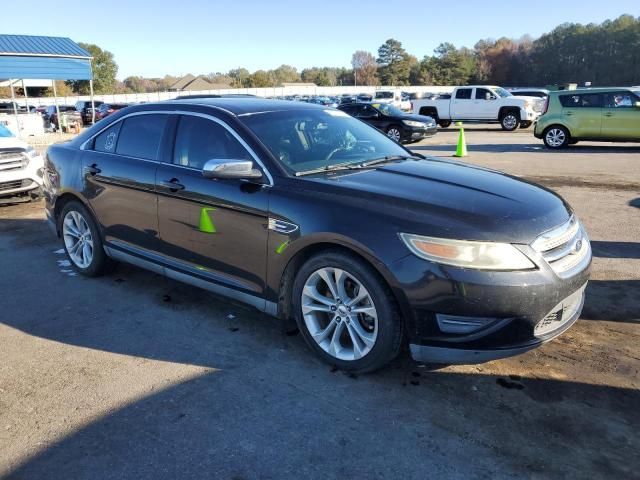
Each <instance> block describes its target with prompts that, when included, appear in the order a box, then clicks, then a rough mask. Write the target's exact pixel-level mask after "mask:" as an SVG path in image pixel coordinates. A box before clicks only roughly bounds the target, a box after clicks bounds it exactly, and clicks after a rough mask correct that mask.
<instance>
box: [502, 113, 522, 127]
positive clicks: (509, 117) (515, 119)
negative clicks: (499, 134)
mask: <svg viewBox="0 0 640 480" xmlns="http://www.w3.org/2000/svg"><path fill="white" fill-rule="evenodd" d="M518 125H520V115H519V114H518V113H517V112H515V111H513V110H510V111H507V112H505V113H504V114H503V115H502V117H501V118H500V126H501V127H502V129H503V130H505V131H507V132H513V131H514V130H515V129H516V128H518Z"/></svg>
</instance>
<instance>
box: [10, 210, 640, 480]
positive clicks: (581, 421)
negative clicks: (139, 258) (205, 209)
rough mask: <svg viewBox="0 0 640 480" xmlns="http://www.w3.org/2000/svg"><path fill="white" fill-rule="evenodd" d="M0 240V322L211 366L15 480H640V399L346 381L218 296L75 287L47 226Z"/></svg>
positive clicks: (522, 381) (161, 286)
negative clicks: (427, 478)
mask: <svg viewBox="0 0 640 480" xmlns="http://www.w3.org/2000/svg"><path fill="white" fill-rule="evenodd" d="M0 232H1V233H2V235H0V255H1V256H2V257H3V258H4V259H7V261H6V263H5V265H4V267H3V268H4V270H5V273H6V272H10V274H5V275H1V276H0V289H1V290H2V291H11V292H12V295H10V296H6V297H5V298H4V299H3V309H2V311H3V315H2V316H1V317H0V323H3V324H5V325H7V326H9V327H11V328H13V329H16V330H19V331H21V332H23V333H25V334H28V335H32V336H35V337H40V338H43V339H47V340H51V341H55V342H58V343H61V344H65V345H71V346H78V347H81V348H82V349H91V350H96V351H103V352H109V353H117V354H123V355H126V356H128V357H135V358H139V359H141V360H142V361H144V360H160V361H164V362H172V363H176V364H184V365H193V366H201V367H204V369H203V371H202V372H201V373H199V374H198V375H196V376H194V377H193V378H189V379H187V380H182V381H179V382H174V383H166V384H162V385H159V386H158V388H156V389H154V390H153V391H152V392H150V393H147V394H145V395H142V396H139V397H135V398H129V399H128V400H127V401H126V403H125V404H124V405H122V406H121V407H119V408H117V409H115V410H108V411H105V413H104V414H103V415H102V416H99V417H97V418H92V419H91V420H89V421H88V422H87V423H86V424H85V425H83V426H81V427H79V428H78V429H75V430H74V429H72V430H70V431H69V433H68V434H67V435H66V436H64V437H63V438H60V439H58V440H56V441H54V442H52V443H50V444H47V445H46V446H43V447H41V448H40V449H39V450H38V451H37V452H36V453H34V454H33V455H31V456H29V457H28V458H25V459H24V460H23V461H22V462H21V463H20V464H19V465H17V466H15V467H14V468H13V469H12V471H11V472H7V477H6V478H10V479H16V480H17V479H32V478H73V479H85V478H86V479H92V480H93V479H102V478H118V479H127V478H132V479H134V478H135V479H145V478H149V479H154V480H155V479H176V478H198V479H199V478H221V479H227V478H229V479H231V478H236V479H248V478H274V479H276V478H300V477H309V478H318V477H322V478H353V477H357V476H359V477H364V478H391V477H393V478H420V477H423V476H424V475H425V472H438V473H439V476H442V477H461V478H501V477H514V476H516V477H522V476H525V477H529V476H534V477H535V476H543V477H548V476H551V477H554V476H555V477H560V476H566V477H578V476H581V475H583V474H584V472H589V474H590V476H592V477H606V476H610V477H616V478H628V477H630V476H633V475H635V473H636V472H637V471H638V470H639V469H640V459H639V458H638V457H637V455H636V453H637V451H638V448H640V439H639V437H638V436H637V430H638V427H639V426H640V425H639V424H638V417H637V408H636V407H637V405H638V404H639V403H640V392H638V391H637V390H633V389H628V388H620V387H615V386H610V385H606V384H591V383H581V382H576V381H572V380H571V379H570V378H567V379H564V380H561V379H552V378H544V379H543V378H535V377H533V376H532V377H520V376H518V375H511V376H510V375H508V374H506V373H505V374H503V375H499V376H496V375H490V374H485V373H483V368H482V367H478V368H477V369H476V372H477V373H473V374H471V373H456V372H455V371H450V370H448V369H428V368H421V366H419V365H417V364H415V363H414V362H412V361H410V360H409V359H408V358H407V357H406V355H404V356H402V357H401V358H399V359H397V360H396V361H395V362H393V363H392V364H391V365H390V366H388V367H387V368H385V369H383V370H382V371H380V372H377V373H375V374H372V375H366V376H355V375H348V374H345V373H343V372H340V371H338V370H337V369H335V368H331V367H329V366H326V365H324V364H323V363H322V362H320V361H319V360H318V359H316V358H315V357H314V356H313V355H312V354H311V352H310V351H309V350H308V349H307V347H306V346H305V345H304V343H303V339H302V338H301V336H300V335H296V334H295V332H292V331H288V330H286V329H284V328H283V327H282V324H281V323H280V322H279V321H277V320H275V319H273V318H271V317H268V316H266V315H263V314H260V313H258V312H257V311H255V310H253V309H250V308H247V307H244V306H241V305H237V304H234V303H229V302H226V301H218V299H217V298H216V297H215V296H214V295H212V294H209V293H207V292H205V291H202V290H199V289H195V288H192V287H190V286H187V285H183V284H179V283H177V282H173V281H171V280H167V279H165V278H163V277H160V276H157V275H155V274H152V273H149V272H146V271H143V270H140V269H137V268H135V267H131V266H127V265H119V266H118V268H117V269H116V270H115V271H114V272H113V273H112V274H110V275H109V276H106V277H102V278H96V279H87V278H84V277H79V276H69V275H68V274H66V273H65V272H64V271H63V270H62V267H61V266H60V262H62V261H64V260H63V259H64V257H63V256H60V254H59V253H56V252H58V249H59V248H60V246H59V243H58V242H57V241H56V240H55V239H53V238H52V237H51V236H50V234H49V233H48V230H47V227H46V225H45V222H44V221H43V220H27V219H13V220H3V219H1V218H0ZM43 236H46V237H43ZM18 246H19V247H20V248H16V247H18ZM8 252H12V257H11V258H7V253H8ZM27 263H28V264H29V265H31V267H32V268H30V269H25V268H22V266H23V265H25V264H27ZM593 283H595V284H596V291H597V290H598V288H602V286H601V287H598V286H597V285H598V282H593ZM16 285H19V286H22V287H23V288H15V286H16ZM631 287H635V288H636V290H637V287H638V285H623V286H621V287H620V288H621V289H625V288H626V289H630V288H631ZM590 288H591V287H590ZM629 291H632V290H629ZM34 292H37V296H34ZM599 301H600V302H601V303H602V304H603V312H604V313H605V314H606V315H605V316H604V317H603V319H609V317H608V316H607V315H608V312H609V311H610V310H611V308H605V306H606V305H609V307H611V302H619V301H620V300H619V299H618V298H612V299H609V298H608V296H607V295H606V294H605V292H604V290H601V293H600V300H599ZM544 348H546V347H543V349H544ZM527 355H533V356H536V355H539V353H538V352H531V353H529V354H527ZM531 358H537V357H531ZM66 361H67V360H65V362H66ZM507 365H508V364H507ZM64 368H67V369H70V368H73V367H72V366H70V365H66V366H65V367H64ZM149 368H153V367H149ZM505 370H507V371H508V367H505V368H504V369H503V371H505ZM66 381H68V380H66ZM132 381H135V380H132ZM79 382H80V381H79ZM79 386H80V388H82V387H83V385H82V384H81V383H79ZM74 395H75V396H74V398H80V399H81V400H82V401H86V398H90V397H89V396H88V395H89V392H85V393H82V390H79V391H78V393H77V394H74ZM78 395H79V397H78ZM85 396H87V397H86V398H85ZM83 399H84V400H83ZM92 401H93V400H92ZM68 408H69V410H71V409H73V408H74V405H73V404H70V405H69V406H68ZM45 415H46V414H45ZM593 418H598V421H597V422H594V421H593ZM46 420H47V421H51V422H56V419H53V418H52V419H46ZM460 452H464V455H463V457H461V453H460ZM558 452H562V455H558ZM461 458H466V459H468V461H463V460H462V459H461ZM634 459H635V460H634Z"/></svg>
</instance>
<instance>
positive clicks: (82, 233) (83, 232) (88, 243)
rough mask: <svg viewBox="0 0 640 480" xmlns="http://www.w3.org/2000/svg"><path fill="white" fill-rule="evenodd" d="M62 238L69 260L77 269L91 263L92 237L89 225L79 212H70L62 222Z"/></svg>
mask: <svg viewBox="0 0 640 480" xmlns="http://www.w3.org/2000/svg"><path fill="white" fill-rule="evenodd" d="M62 237H63V239H64V245H65V248H66V249H67V253H68V254H69V258H70V259H71V261H72V262H73V263H74V264H75V266H76V267H78V268H87V267H89V265H91V262H92V261H93V237H92V235H91V229H90V228H89V224H88V223H87V221H86V220H85V218H84V217H83V216H82V214H81V213H80V212H77V211H76V210H70V211H69V212H68V213H67V214H66V215H65V217H64V220H63V221H62Z"/></svg>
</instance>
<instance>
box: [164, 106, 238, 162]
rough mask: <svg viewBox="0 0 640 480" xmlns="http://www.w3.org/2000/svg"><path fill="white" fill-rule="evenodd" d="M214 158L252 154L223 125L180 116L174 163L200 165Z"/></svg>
mask: <svg viewBox="0 0 640 480" xmlns="http://www.w3.org/2000/svg"><path fill="white" fill-rule="evenodd" d="M214 158H216V159H218V158H220V159H240V160H250V159H251V156H250V155H249V152H248V151H247V150H246V149H245V148H244V147H243V146H242V145H241V144H240V142H239V141H238V140H237V139H236V138H235V137H234V136H233V135H232V134H231V133H230V132H229V131H228V130H227V129H226V128H224V127H223V126H222V125H220V124H218V123H216V122H214V121H212V120H208V119H206V118H202V117H196V116H192V115H182V116H180V120H179V122H178V130H177V132H176V143H175V147H174V149H173V163H175V164H176V165H183V166H185V167H191V168H197V169H202V167H204V164H205V163H206V162H207V161H208V160H211V159H214Z"/></svg>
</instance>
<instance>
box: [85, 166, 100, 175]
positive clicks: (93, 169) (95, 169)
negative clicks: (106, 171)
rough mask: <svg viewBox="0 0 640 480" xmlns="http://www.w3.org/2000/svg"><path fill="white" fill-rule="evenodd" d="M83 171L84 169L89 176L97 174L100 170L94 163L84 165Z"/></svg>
mask: <svg viewBox="0 0 640 480" xmlns="http://www.w3.org/2000/svg"><path fill="white" fill-rule="evenodd" d="M84 171H85V172H86V173H88V174H89V175H91V176H93V175H96V174H98V173H100V172H102V170H100V169H99V168H98V165H96V164H95V163H94V164H93V165H90V166H88V167H86V168H85V169H84Z"/></svg>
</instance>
